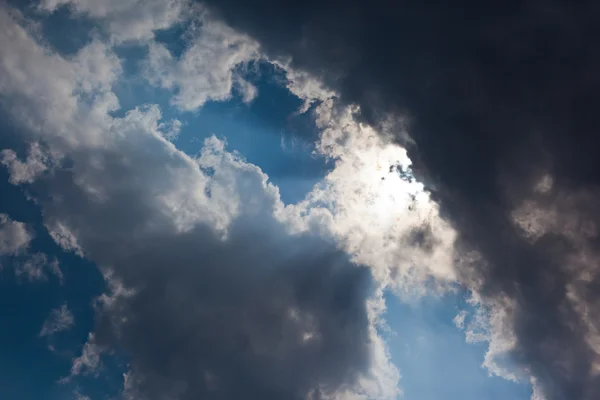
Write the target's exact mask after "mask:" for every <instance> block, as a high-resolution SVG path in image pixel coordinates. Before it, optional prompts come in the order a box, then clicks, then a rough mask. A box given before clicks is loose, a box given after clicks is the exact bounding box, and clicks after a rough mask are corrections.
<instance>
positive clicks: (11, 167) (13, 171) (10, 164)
mask: <svg viewBox="0 0 600 400" xmlns="http://www.w3.org/2000/svg"><path fill="white" fill-rule="evenodd" d="M0 156H1V157H2V158H1V160H0V162H1V163H2V164H4V165H5V166H6V168H7V169H8V171H9V174H10V183H13V184H18V183H31V182H33V181H34V180H35V178H36V177H37V176H38V175H40V174H41V173H43V172H44V171H46V170H47V169H48V165H47V163H48V156H47V155H46V154H44V152H43V151H42V150H41V148H40V145H39V143H32V144H31V145H30V146H29V153H28V155H27V159H26V160H25V161H24V162H22V161H21V160H19V159H18V158H17V154H16V153H15V152H14V151H12V150H3V151H2V152H0Z"/></svg>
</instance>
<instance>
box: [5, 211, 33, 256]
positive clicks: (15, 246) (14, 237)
mask: <svg viewBox="0 0 600 400" xmlns="http://www.w3.org/2000/svg"><path fill="white" fill-rule="evenodd" d="M32 239H33V233H32V232H31V230H30V229H29V228H28V227H27V225H26V224H24V223H22V222H18V221H13V220H12V219H10V218H9V217H8V215H6V214H0V255H17V254H21V253H23V252H25V251H26V250H27V248H28V247H29V243H30V242H31V240H32Z"/></svg>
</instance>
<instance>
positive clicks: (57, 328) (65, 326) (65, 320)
mask: <svg viewBox="0 0 600 400" xmlns="http://www.w3.org/2000/svg"><path fill="white" fill-rule="evenodd" d="M74 324H75V318H73V314H72V313H71V311H70V310H69V308H68V307H67V305H66V304H63V305H62V306H60V307H59V308H55V309H53V310H52V311H50V315H48V318H46V320H45V321H44V325H43V326H42V330H41V331H40V337H44V336H50V335H53V334H55V333H58V332H62V331H66V330H69V329H71V328H72V327H73V325H74Z"/></svg>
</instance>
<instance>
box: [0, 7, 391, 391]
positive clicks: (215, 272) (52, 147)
mask: <svg viewBox="0 0 600 400" xmlns="http://www.w3.org/2000/svg"><path fill="white" fill-rule="evenodd" d="M0 20H3V21H4V22H6V26H7V28H6V29H5V30H4V31H3V32H5V34H2V32H0V43H5V44H6V46H3V47H1V48H0V55H2V56H3V57H6V58H7V59H10V60H12V61H13V64H11V65H8V66H6V65H5V66H4V67H2V66H0V68H4V69H1V70H0V79H2V81H1V82H2V83H3V85H0V90H3V92H1V93H2V95H3V96H4V99H6V98H7V97H9V96H14V97H17V98H19V99H20V102H19V103H18V104H15V105H14V106H13V108H11V111H13V114H11V115H13V117H14V118H15V122H17V123H19V124H20V125H21V126H23V127H24V130H25V135H24V138H34V139H35V140H36V141H40V142H43V143H44V146H46V147H47V148H48V149H49V151H48V154H49V155H51V160H52V167H51V168H49V169H48V170H46V171H43V173H40V174H36V175H35V179H34V180H32V181H31V182H30V183H29V184H28V186H27V191H28V194H29V195H30V196H32V198H34V199H35V200H36V201H37V202H38V204H39V205H40V206H41V207H42V210H43V217H44V224H45V225H46V226H48V227H49V229H50V231H51V232H53V233H54V234H53V235H52V236H53V237H54V238H55V239H56V240H57V241H58V243H59V244H60V245H62V246H64V247H65V248H68V249H72V250H75V251H77V252H79V253H80V254H84V255H85V256H86V257H87V258H89V259H90V260H92V261H94V262H95V263H96V264H97V265H98V266H99V268H100V269H101V271H102V272H103V273H104V274H105V276H106V279H107V282H108V284H109V286H110V288H111V289H110V291H109V292H108V293H107V294H105V295H103V296H101V297H100V298H99V299H98V303H97V324H96V328H95V330H94V332H93V333H91V334H90V337H89V339H88V342H87V343H86V345H85V346H84V348H83V349H82V353H81V356H80V357H78V358H76V359H74V360H73V365H72V369H71V375H70V376H69V377H67V378H66V379H65V382H66V381H69V380H70V379H74V378H76V377H77V376H78V375H82V374H89V373H95V372H97V371H98V369H99V368H101V366H102V362H101V358H102V356H103V354H106V353H111V352H115V351H116V352H117V353H118V354H119V355H120V356H123V357H125V358H127V360H128V362H129V372H128V374H127V375H126V377H127V378H126V381H125V390H124V393H123V396H124V397H129V398H150V399H154V398H156V399H162V398H165V397H167V396H170V397H173V398H180V399H191V398H194V399H195V398H199V397H204V398H214V399H233V398H239V397H246V398H265V397H267V398H292V399H296V398H297V399H305V398H307V397H308V396H312V398H315V399H316V398H337V397H342V396H344V395H349V394H352V395H353V396H355V397H358V398H366V397H384V398H393V397H394V396H395V395H396V394H397V392H398V389H397V381H398V373H397V370H396V369H395V368H394V366H393V365H392V364H391V363H390V362H389V360H388V355H387V353H386V349H385V344H384V343H383V342H382V340H381V338H380V337H379V335H378V333H377V330H376V327H377V325H376V324H377V317H378V312H379V311H378V310H377V309H375V307H374V306H372V303H371V300H377V298H378V296H379V292H377V291H375V289H376V287H375V284H374V282H372V279H371V276H370V270H369V269H367V268H364V267H360V266H357V265H355V264H353V263H351V262H350V261H349V260H348V256H347V255H345V254H344V253H343V252H342V251H340V250H339V249H338V248H337V246H336V245H335V242H333V241H329V240H327V239H325V238H323V237H321V236H320V235H319V234H318V233H317V232H312V231H306V232H304V233H292V229H291V227H290V226H289V225H288V224H287V223H286V222H284V221H283V220H282V219H280V215H281V214H282V212H283V204H282V203H281V201H280V199H279V192H278V189H277V188H276V187H275V186H273V185H271V184H270V183H268V177H267V176H266V175H265V174H264V173H262V171H261V170H260V169H259V168H258V167H256V166H254V165H252V164H248V163H246V162H245V161H244V160H243V159H241V158H240V157H239V156H238V155H236V154H233V153H229V152H227V151H226V150H225V144H224V143H223V142H222V141H219V140H217V139H216V138H214V137H213V138H209V139H207V140H206V142H205V145H204V148H203V150H202V152H201V154H200V155H199V157H198V158H196V159H193V158H190V157H188V156H186V155H185V154H184V153H182V152H180V151H179V150H177V149H176V148H175V147H174V146H173V144H172V143H170V142H169V141H167V140H166V139H165V137H164V136H165V135H164V133H165V132H164V131H163V130H164V128H165V124H162V123H161V114H160V110H159V108H158V107H157V106H144V107H140V108H137V109H135V110H131V111H130V112H128V113H126V115H125V116H124V117H122V118H115V117H112V116H110V115H109V111H112V110H114V109H115V108H116V107H117V100H116V97H115V96H114V94H113V93H112V92H111V90H110V88H111V85H112V84H113V83H115V81H116V79H118V78H117V77H118V73H119V71H120V68H119V67H120V66H119V60H118V59H117V58H116V56H115V55H114V54H113V53H112V52H111V51H110V49H109V48H107V47H106V46H104V45H102V44H101V43H98V42H93V43H91V44H90V45H88V46H87V47H85V48H83V49H81V50H80V51H79V52H78V53H77V54H75V55H73V56H72V57H71V58H69V59H65V58H63V57H61V56H60V55H58V54H53V53H49V52H47V51H42V50H41V48H40V46H39V44H37V43H36V42H35V40H33V39H32V38H31V37H30V36H29V35H28V34H27V32H25V31H24V30H23V29H22V28H21V27H20V26H19V24H18V23H16V21H15V20H14V19H12V18H11V17H10V16H9V15H7V14H6V13H5V12H3V11H2V12H0ZM6 32H9V33H11V34H12V33H14V35H13V36H15V37H17V38H18V40H9V39H8V35H7V34H6ZM22 60H29V61H31V64H30V63H29V62H27V63H25V65H23V67H19V63H20V62H21V61H22ZM27 65H30V67H29V69H28V68H27V67H26V66H27ZM92 66H93V68H92ZM92 71H101V73H98V74H93V73H92ZM39 72H43V74H42V75H40V73H39ZM90 76H92V77H93V78H94V80H92V83H93V84H92V83H90V82H89V81H88V80H87V78H88V77H90ZM13 77H14V78H15V79H17V78H19V77H20V79H21V81H19V82H21V83H24V84H23V85H18V84H13V83H11V82H14V81H15V79H11V78H13ZM58 77H60V79H58ZM80 94H83V95H81V96H80ZM210 97H211V94H210V93H209V94H207V96H206V98H210ZM50 99H51V100H50ZM90 99H91V100H90ZM58 109H61V110H63V112H61V113H60V114H59V115H56V114H55V113H54V112H53V110H58ZM23 110H26V111H27V113H26V115H27V117H28V118H27V119H22V118H21V117H22V115H24V114H23V112H22V111H23ZM32 121H43V122H44V129H36V127H35V125H36V124H35V123H33V122H32ZM21 163H23V162H22V161H21Z"/></svg>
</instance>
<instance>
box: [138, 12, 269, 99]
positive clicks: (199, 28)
mask: <svg viewBox="0 0 600 400" xmlns="http://www.w3.org/2000/svg"><path fill="white" fill-rule="evenodd" d="M195 17H196V18H194V19H193V22H192V26H191V27H190V28H188V35H189V36H190V37H191V38H190V43H189V45H188V47H187V48H186V49H185V51H184V53H183V54H182V55H181V57H180V58H179V59H177V58H175V57H174V56H173V55H172V54H171V52H170V51H169V49H168V48H167V47H166V46H165V45H163V44H159V43H153V44H151V45H150V54H149V57H148V59H147V62H146V66H145V75H146V77H147V78H148V79H149V81H150V82H151V83H153V84H156V85H158V86H161V87H163V88H165V89H171V90H174V91H175V92H176V93H175V96H174V97H173V98H172V100H171V101H172V103H173V104H175V105H176V106H177V107H179V108H181V109H183V110H186V111H191V110H196V109H198V108H200V107H202V106H203V105H204V103H206V102H207V101H209V100H213V101H222V100H228V99H229V98H230V97H231V92H232V89H234V88H235V89H237V90H238V91H239V92H240V94H241V96H242V98H243V100H244V101H245V102H250V101H252V99H253V98H254V97H255V96H256V94H257V89H256V88H255V87H254V86H253V85H252V84H251V83H249V82H247V81H245V80H244V79H243V78H242V77H241V74H240V72H239V71H237V70H238V69H242V68H243V67H244V65H247V64H248V63H249V62H250V61H253V60H257V59H258V58H259V57H260V54H259V52H258V50H259V49H258V44H257V43H256V42H255V41H253V40H252V39H250V38H249V37H247V36H245V35H242V34H239V33H238V32H236V31H234V30H233V29H231V28H229V27H228V26H227V25H224V24H223V23H221V22H220V21H217V20H214V19H212V18H210V16H209V15H207V14H206V12H205V11H203V10H198V11H197V15H196V16H195Z"/></svg>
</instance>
